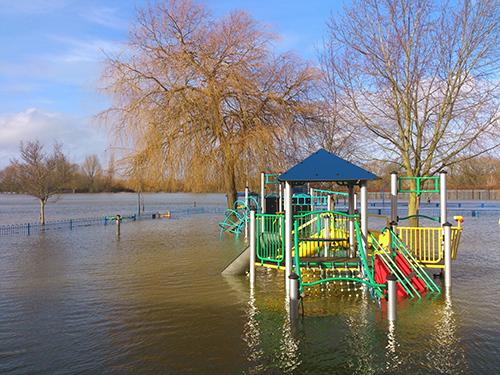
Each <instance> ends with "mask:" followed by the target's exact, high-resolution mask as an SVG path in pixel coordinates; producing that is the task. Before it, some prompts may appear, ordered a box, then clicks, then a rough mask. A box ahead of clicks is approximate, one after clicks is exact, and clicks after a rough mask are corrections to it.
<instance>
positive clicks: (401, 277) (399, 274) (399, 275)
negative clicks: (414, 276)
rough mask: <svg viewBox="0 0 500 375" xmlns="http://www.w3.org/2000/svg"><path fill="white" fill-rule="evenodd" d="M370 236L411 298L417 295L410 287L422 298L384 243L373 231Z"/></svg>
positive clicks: (382, 257) (384, 260)
mask: <svg viewBox="0 0 500 375" xmlns="http://www.w3.org/2000/svg"><path fill="white" fill-rule="evenodd" d="M370 236H371V238H372V243H373V244H375V245H376V246H377V248H378V250H379V255H380V257H381V259H382V261H383V262H384V263H385V264H386V265H387V267H389V270H390V271H391V273H392V274H393V275H394V276H396V278H397V279H398V281H399V284H400V285H401V286H402V287H403V288H404V290H406V292H407V293H408V295H409V296H410V297H411V298H415V295H414V294H413V293H412V291H411V290H410V289H412V290H413V292H415V294H416V295H417V296H418V298H419V299H421V298H422V297H421V295H420V293H419V292H418V291H417V290H416V289H415V287H414V286H413V284H412V283H411V282H410V280H408V278H407V277H406V276H405V275H404V274H403V272H402V271H401V270H400V269H399V267H398V266H397V264H396V263H395V262H394V260H393V259H392V257H391V256H390V255H389V254H388V253H387V252H386V249H384V248H383V247H382V245H381V244H380V243H379V242H378V241H377V239H376V238H375V236H373V234H372V233H370ZM407 285H408V286H407Z"/></svg>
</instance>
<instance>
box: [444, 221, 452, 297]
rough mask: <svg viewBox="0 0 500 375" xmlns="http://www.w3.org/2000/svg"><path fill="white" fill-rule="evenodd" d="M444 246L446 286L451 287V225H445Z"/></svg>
mask: <svg viewBox="0 0 500 375" xmlns="http://www.w3.org/2000/svg"><path fill="white" fill-rule="evenodd" d="M443 236H444V241H443V246H444V286H445V287H446V289H449V288H450V287H451V224H450V223H448V222H446V223H444V224H443Z"/></svg>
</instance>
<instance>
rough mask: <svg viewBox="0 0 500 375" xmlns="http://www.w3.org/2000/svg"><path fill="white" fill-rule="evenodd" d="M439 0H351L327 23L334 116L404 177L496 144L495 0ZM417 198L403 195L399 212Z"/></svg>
mask: <svg viewBox="0 0 500 375" xmlns="http://www.w3.org/2000/svg"><path fill="white" fill-rule="evenodd" d="M439 5H440V6H441V8H439V7H438V6H436V3H435V2H433V1H430V0H415V1H403V0H366V1H356V0H355V1H353V4H352V6H350V7H349V8H348V9H346V11H345V14H344V15H343V16H342V17H340V18H339V19H335V18H334V17H332V19H331V21H330V23H329V30H330V34H329V39H328V41H327V43H326V48H325V53H324V59H323V65H324V68H325V70H326V71H327V72H328V73H329V74H330V75H333V76H334V77H335V80H334V82H332V84H333V85H334V86H335V88H336V90H337V92H338V95H339V96H338V97H339V98H340V100H341V101H342V104H343V108H345V110H346V113H345V114H344V119H345V120H346V121H350V122H351V124H352V125H358V126H359V127H360V132H363V133H362V134H363V137H362V138H364V140H365V142H364V144H365V147H367V148H368V147H370V149H369V150H370V152H371V153H372V155H374V157H373V158H374V159H380V160H396V161H397V162H398V163H399V164H400V167H401V169H402V170H403V171H404V172H405V174H406V175H408V176H423V175H432V174H434V173H435V172H436V171H439V170H441V169H443V168H445V167H448V166H450V165H453V164H454V163H457V162H459V161H461V160H465V159H470V158H473V157H475V156H478V155H481V154H482V153H484V152H487V151H489V150H492V149H495V148H496V147H498V146H499V134H500V133H499V131H500V130H499V126H498V67H499V65H498V44H499V41H498V39H499V38H498V37H499V34H498V17H499V13H498V7H497V3H496V2H495V1H494V0H491V1H490V0H484V1H468V0H462V1H458V2H456V3H454V4H453V6H451V4H448V3H447V2H446V3H442V4H439ZM363 129H366V130H367V131H368V134H367V133H364V130H363ZM374 146H376V147H374ZM419 203H420V202H419V197H418V196H417V195H416V194H412V195H411V197H410V204H409V210H408V211H409V212H408V213H409V215H414V214H416V213H418V207H419Z"/></svg>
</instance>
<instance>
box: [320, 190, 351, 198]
mask: <svg viewBox="0 0 500 375" xmlns="http://www.w3.org/2000/svg"><path fill="white" fill-rule="evenodd" d="M313 191H314V192H317V193H323V194H330V195H340V196H343V197H347V196H349V194H348V193H346V192H343V191H332V190H324V189H313Z"/></svg>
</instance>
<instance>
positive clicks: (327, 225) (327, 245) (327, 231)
mask: <svg viewBox="0 0 500 375" xmlns="http://www.w3.org/2000/svg"><path fill="white" fill-rule="evenodd" d="M323 220H324V225H325V238H327V239H329V238H330V217H329V216H328V215H325V218H324V219H323ZM329 248H330V243H329V242H328V241H325V250H324V255H325V257H327V256H328V250H329Z"/></svg>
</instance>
